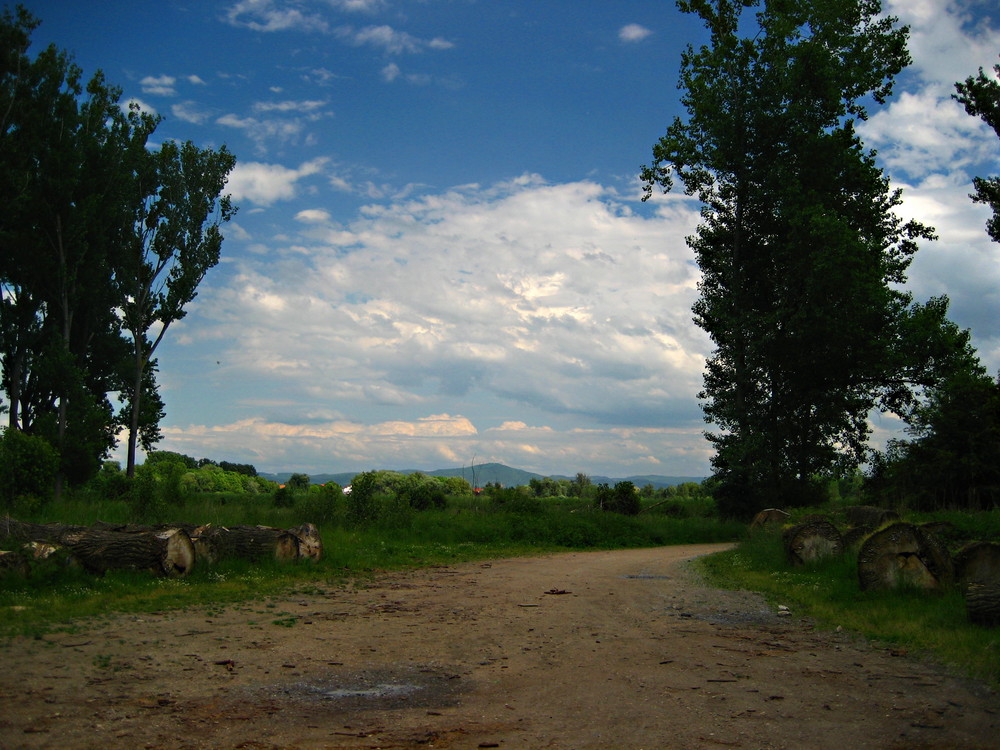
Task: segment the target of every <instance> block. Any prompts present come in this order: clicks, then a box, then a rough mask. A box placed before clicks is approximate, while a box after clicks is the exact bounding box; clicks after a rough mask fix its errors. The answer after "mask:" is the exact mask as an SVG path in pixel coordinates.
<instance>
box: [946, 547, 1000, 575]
mask: <svg viewBox="0 0 1000 750" xmlns="http://www.w3.org/2000/svg"><path fill="white" fill-rule="evenodd" d="M955 581H956V583H958V584H959V585H961V586H968V585H969V584H971V583H986V584H1000V544H997V543H996V542H971V543H969V544H967V545H965V546H964V547H962V549H960V550H959V551H958V552H957V553H956V554H955Z"/></svg>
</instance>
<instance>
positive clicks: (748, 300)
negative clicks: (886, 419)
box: [642, 0, 968, 516]
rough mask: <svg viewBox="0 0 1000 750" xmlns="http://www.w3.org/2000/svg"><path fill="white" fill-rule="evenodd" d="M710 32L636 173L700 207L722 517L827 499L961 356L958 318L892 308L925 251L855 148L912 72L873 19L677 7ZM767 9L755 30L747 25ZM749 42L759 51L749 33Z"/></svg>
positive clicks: (708, 1) (875, 14)
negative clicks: (678, 190) (881, 426)
mask: <svg viewBox="0 0 1000 750" xmlns="http://www.w3.org/2000/svg"><path fill="white" fill-rule="evenodd" d="M678 6H679V7H680V9H681V10H682V11H684V12H687V13H695V14H697V15H698V16H700V17H701V19H702V20H703V21H704V23H705V26H706V28H707V29H708V31H709V33H710V40H709V42H708V44H706V45H704V46H701V47H700V48H697V49H695V48H694V47H690V46H689V47H688V49H687V50H686V51H685V52H684V54H683V56H682V67H681V75H680V83H679V87H680V88H681V89H682V90H683V95H682V103H683V104H684V106H685V107H686V109H687V117H686V118H677V119H675V120H674V122H673V123H672V124H671V125H670V127H669V128H668V130H667V133H666V135H665V136H663V137H662V138H661V139H660V140H659V142H658V143H656V144H655V145H654V147H653V157H654V160H653V163H652V164H651V165H650V166H646V167H644V168H643V171H642V179H643V181H644V183H645V186H646V190H647V197H649V195H650V194H651V192H652V190H653V188H654V187H655V186H659V187H661V188H663V189H664V190H665V191H666V190H670V189H671V187H672V185H673V180H674V179H675V178H676V179H679V180H680V182H681V183H682V184H683V186H684V189H685V191H686V192H687V193H688V194H689V195H694V196H697V197H698V198H699V199H700V201H701V202H702V204H703V208H702V223H701V224H700V226H699V227H698V230H697V234H696V235H695V236H693V237H690V238H689V240H688V241H689V244H690V245H691V247H692V248H693V250H694V252H695V255H696V257H697V260H698V263H699V265H700V267H701V271H702V280H701V282H700V296H699V299H698V300H697V301H696V303H695V305H694V314H695V321H696V322H697V324H698V325H699V326H701V327H702V328H703V329H704V330H705V331H706V332H707V333H708V334H709V335H710V336H711V338H712V341H713V343H714V345H715V350H714V352H713V354H712V355H711V357H710V358H709V360H708V363H707V369H706V373H705V380H704V383H705V387H704V392H703V393H702V394H700V395H701V398H702V399H703V402H704V403H703V408H704V412H705V418H706V421H708V422H710V423H711V424H713V425H714V426H715V427H716V428H718V431H717V432H713V433H708V434H707V437H708V439H709V440H710V441H711V443H712V444H713V445H714V447H715V449H716V453H715V456H714V458H713V467H714V470H715V475H716V478H717V479H718V480H719V489H718V491H717V499H718V502H719V505H720V509H721V510H722V511H723V512H724V513H726V514H727V515H734V516H749V515H751V514H752V513H754V512H755V511H756V510H758V509H760V508H762V507H767V506H768V505H771V504H782V505H796V504H807V503H810V502H812V501H814V500H816V499H817V492H818V491H819V487H820V483H819V482H818V481H817V480H818V479H819V478H820V477H822V476H823V475H825V474H829V473H832V472H835V471H837V470H841V469H844V468H847V467H850V466H856V465H857V464H858V463H859V462H860V461H862V460H863V459H864V458H865V455H866V444H867V438H868V435H869V433H870V427H869V424H868V415H869V412H870V411H871V409H872V408H873V407H876V406H882V407H884V408H890V409H894V410H896V411H900V412H905V411H906V410H907V409H908V408H911V407H912V405H913V403H914V398H915V394H914V392H913V387H914V385H919V384H926V383H929V382H932V381H933V380H934V379H935V378H936V377H937V374H936V373H937V369H936V368H941V367H943V366H945V364H946V363H948V362H951V361H954V360H957V359H961V358H963V357H965V356H967V355H968V351H967V349H968V336H967V334H965V333H963V332H961V331H958V330H957V329H955V327H954V326H953V325H951V324H950V323H948V322H947V320H946V317H945V314H946V311H947V300H945V299H938V300H932V301H931V302H930V303H928V304H927V305H915V304H913V301H912V299H911V297H910V296H909V295H908V294H906V293H905V292H903V291H901V290H900V285H901V284H902V283H903V282H904V281H905V272H906V269H907V266H908V265H909V263H910V260H911V258H912V255H913V253H914V252H915V251H916V249H917V245H916V241H917V240H919V239H921V238H924V239H929V238H931V237H932V231H931V230H930V229H929V228H927V227H925V226H923V225H921V224H919V223H917V222H907V223H904V222H903V221H902V220H901V219H899V218H898V217H897V216H896V215H895V214H894V212H893V209H894V208H895V207H896V206H897V205H899V203H900V196H899V193H898V192H895V191H892V190H891V189H890V187H889V183H888V180H887V178H886V177H885V176H884V175H883V173H882V171H881V170H880V169H879V168H878V167H877V166H876V164H875V160H874V156H873V154H872V153H870V152H868V151H866V150H865V149H864V147H863V145H862V143H861V141H860V139H859V137H858V135H857V133H856V132H855V123H856V122H857V121H858V120H863V119H865V118H866V117H867V112H866V107H865V105H866V103H867V102H870V101H873V100H874V101H875V102H879V103H882V102H883V101H884V100H885V98H886V97H887V96H889V95H890V93H891V91H892V87H893V80H894V78H895V76H896V75H897V74H898V73H899V72H900V71H901V70H902V69H903V68H904V67H905V66H906V65H907V64H908V63H909V56H908V53H907V50H906V38H907V29H905V28H900V27H897V26H896V22H895V19H893V18H888V17H885V16H881V15H880V10H881V9H880V5H879V2H877V0H681V1H680V2H678ZM748 8H758V9H759V10H758V12H757V13H756V18H755V19H749V18H746V17H745V13H746V10H747V9H748ZM747 30H749V35H748V36H744V35H743V33H744V32H745V31H747Z"/></svg>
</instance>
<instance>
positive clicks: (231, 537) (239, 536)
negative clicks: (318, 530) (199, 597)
mask: <svg viewBox="0 0 1000 750" xmlns="http://www.w3.org/2000/svg"><path fill="white" fill-rule="evenodd" d="M196 545H197V550H198V554H199V555H200V556H203V557H204V558H205V560H206V561H208V562H209V563H212V562H216V561H218V560H222V559H225V558H228V557H235V558H239V559H242V560H267V559H274V560H278V561H279V562H288V561H290V560H296V559H298V557H299V538H298V537H297V536H295V535H294V534H292V533H290V532H288V531H284V530H282V529H275V528H271V527H269V526H232V527H228V528H227V527H225V526H204V527H202V528H201V529H199V530H198V531H197V532H196Z"/></svg>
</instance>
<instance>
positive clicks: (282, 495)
mask: <svg viewBox="0 0 1000 750" xmlns="http://www.w3.org/2000/svg"><path fill="white" fill-rule="evenodd" d="M271 501H272V502H273V503H274V507H275V508H291V507H293V506H294V505H295V494H294V493H293V492H292V489H291V488H290V487H289V486H288V485H287V484H286V485H285V486H284V487H278V488H277V489H276V490H275V491H274V495H273V496H272V500H271Z"/></svg>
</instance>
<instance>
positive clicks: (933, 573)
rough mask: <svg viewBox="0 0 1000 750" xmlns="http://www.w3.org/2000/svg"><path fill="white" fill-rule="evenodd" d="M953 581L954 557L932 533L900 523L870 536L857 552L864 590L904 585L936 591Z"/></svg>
mask: <svg viewBox="0 0 1000 750" xmlns="http://www.w3.org/2000/svg"><path fill="white" fill-rule="evenodd" d="M953 580H954V572H953V566H952V561H951V555H949V554H948V550H947V549H946V548H945V546H944V545H943V544H942V543H941V541H940V540H939V539H938V538H937V537H936V536H934V535H933V534H931V533H929V532H927V531H925V530H924V529H921V528H920V527H919V526H915V525H914V524H912V523H903V522H897V523H893V524H890V525H889V526H886V527H885V528H884V529H880V530H879V531H876V532H875V533H874V534H872V535H871V536H869V537H868V538H867V539H866V540H865V542H864V544H862V545H861V550H860V551H859V552H858V583H859V584H860V586H861V589H862V590H863V591H869V590H879V589H893V588H899V587H904V586H911V587H915V588H937V587H938V586H947V585H950V584H951V583H952V581H953Z"/></svg>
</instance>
